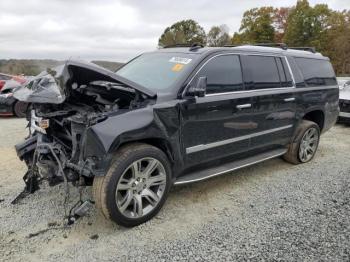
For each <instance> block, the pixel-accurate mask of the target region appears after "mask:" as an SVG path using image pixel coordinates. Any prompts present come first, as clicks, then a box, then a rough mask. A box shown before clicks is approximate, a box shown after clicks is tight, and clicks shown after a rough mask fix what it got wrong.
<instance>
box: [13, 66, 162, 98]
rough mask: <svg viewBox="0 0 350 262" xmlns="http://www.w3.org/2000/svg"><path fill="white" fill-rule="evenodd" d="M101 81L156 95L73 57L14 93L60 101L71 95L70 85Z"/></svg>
mask: <svg viewBox="0 0 350 262" xmlns="http://www.w3.org/2000/svg"><path fill="white" fill-rule="evenodd" d="M99 80H101V81H108V82H113V83H118V84H122V85H126V86H128V87H131V88H133V89H135V90H138V91H140V92H141V93H143V94H145V95H147V96H149V97H155V96H156V94H155V93H154V92H152V91H151V90H149V89H147V88H145V87H143V86H140V85H138V84H136V83H134V82H132V81H129V80H128V79H125V78H123V77H121V76H118V75H116V74H115V73H113V72H112V71H109V70H107V69H105V68H102V67H100V66H98V65H95V64H92V63H87V62H82V61H73V60H70V61H67V62H66V63H65V64H64V65H62V66H58V67H56V68H53V69H48V70H46V71H43V72H42V73H40V74H39V75H37V76H36V77H34V78H32V79H31V80H30V81H29V82H27V83H26V84H24V85H23V86H20V87H18V88H16V89H15V90H14V92H13V96H14V97H15V98H16V99H18V100H20V101H23V102H28V103H49V104H61V103H63V102H64V101H65V100H66V97H67V94H69V90H67V89H68V86H72V85H73V86H74V85H78V86H80V85H88V84H89V83H91V82H92V81H99Z"/></svg>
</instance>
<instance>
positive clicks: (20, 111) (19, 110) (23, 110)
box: [13, 101, 29, 118]
mask: <svg viewBox="0 0 350 262" xmlns="http://www.w3.org/2000/svg"><path fill="white" fill-rule="evenodd" d="M28 107H29V105H28V103H25V102H22V101H16V102H15V104H14V105H13V113H14V114H15V116H17V117H20V118H23V117H26V115H27V110H28Z"/></svg>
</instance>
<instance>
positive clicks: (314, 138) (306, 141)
mask: <svg viewBox="0 0 350 262" xmlns="http://www.w3.org/2000/svg"><path fill="white" fill-rule="evenodd" d="M318 139H319V134H318V131H317V129H316V128H314V127H312V128H310V129H308V130H307V131H306V132H305V134H304V136H303V138H302V139H301V142H300V147H299V159H300V161H301V162H304V163H305V162H308V161H309V160H310V159H311V158H312V157H313V156H314V154H315V152H316V149H317V146H318Z"/></svg>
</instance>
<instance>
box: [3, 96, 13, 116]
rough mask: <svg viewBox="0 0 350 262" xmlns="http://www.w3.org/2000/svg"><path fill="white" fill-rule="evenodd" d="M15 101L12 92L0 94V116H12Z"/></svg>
mask: <svg viewBox="0 0 350 262" xmlns="http://www.w3.org/2000/svg"><path fill="white" fill-rule="evenodd" d="M15 102H16V99H15V98H14V97H13V96H12V94H2V95H0V116H12V115H13V105H14V104H15Z"/></svg>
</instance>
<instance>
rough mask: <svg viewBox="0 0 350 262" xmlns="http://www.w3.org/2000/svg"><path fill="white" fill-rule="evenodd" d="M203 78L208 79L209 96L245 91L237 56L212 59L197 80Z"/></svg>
mask: <svg viewBox="0 0 350 262" xmlns="http://www.w3.org/2000/svg"><path fill="white" fill-rule="evenodd" d="M201 76H206V77H207V94H215V93H225V92H233V91H239V90H243V79H242V70H241V63H240V60H239V57H238V56H237V55H221V56H217V57H214V58H212V59H211V60H209V62H208V63H207V64H205V66H204V67H203V68H202V69H201V70H200V71H199V72H198V74H197V77H196V79H198V78H199V77H201ZM196 82H197V81H196V80H195V81H194V84H195V83H196Z"/></svg>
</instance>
